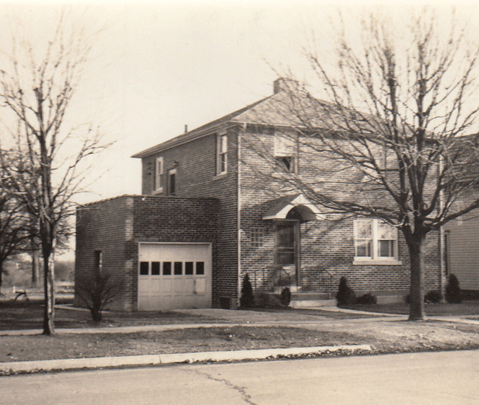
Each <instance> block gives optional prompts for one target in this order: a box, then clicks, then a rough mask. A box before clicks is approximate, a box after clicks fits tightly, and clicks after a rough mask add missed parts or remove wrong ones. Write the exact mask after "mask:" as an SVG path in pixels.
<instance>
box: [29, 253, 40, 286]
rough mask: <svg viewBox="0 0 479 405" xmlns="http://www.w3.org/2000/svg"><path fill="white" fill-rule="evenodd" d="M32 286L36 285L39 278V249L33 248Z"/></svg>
mask: <svg viewBox="0 0 479 405" xmlns="http://www.w3.org/2000/svg"><path fill="white" fill-rule="evenodd" d="M31 257H32V288H36V287H38V281H39V278H40V251H39V250H38V249H35V250H33V251H32V254H31Z"/></svg>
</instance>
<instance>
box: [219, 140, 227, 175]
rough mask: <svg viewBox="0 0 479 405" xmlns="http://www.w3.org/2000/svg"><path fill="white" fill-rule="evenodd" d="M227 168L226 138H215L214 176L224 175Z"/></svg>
mask: <svg viewBox="0 0 479 405" xmlns="http://www.w3.org/2000/svg"><path fill="white" fill-rule="evenodd" d="M227 167H228V136H227V135H226V134H222V135H218V137H217V157H216V174H217V175H220V174H225V173H226V170H227Z"/></svg>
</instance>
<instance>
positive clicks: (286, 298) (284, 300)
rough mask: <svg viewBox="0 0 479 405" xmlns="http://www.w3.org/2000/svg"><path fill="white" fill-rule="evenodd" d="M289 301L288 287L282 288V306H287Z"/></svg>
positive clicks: (289, 291) (289, 292)
mask: <svg viewBox="0 0 479 405" xmlns="http://www.w3.org/2000/svg"><path fill="white" fill-rule="evenodd" d="M290 302H291V290H290V289H289V288H288V287H285V288H283V291H281V304H282V305H283V307H287V306H288V305H289V303H290Z"/></svg>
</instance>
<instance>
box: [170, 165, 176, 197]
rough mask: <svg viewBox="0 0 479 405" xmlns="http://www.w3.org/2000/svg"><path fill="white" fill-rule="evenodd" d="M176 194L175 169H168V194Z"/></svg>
mask: <svg viewBox="0 0 479 405" xmlns="http://www.w3.org/2000/svg"><path fill="white" fill-rule="evenodd" d="M175 194H176V169H170V170H168V195H175Z"/></svg>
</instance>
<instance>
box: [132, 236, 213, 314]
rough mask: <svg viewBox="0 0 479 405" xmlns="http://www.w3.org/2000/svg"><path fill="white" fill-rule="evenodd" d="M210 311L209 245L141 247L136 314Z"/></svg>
mask: <svg viewBox="0 0 479 405" xmlns="http://www.w3.org/2000/svg"><path fill="white" fill-rule="evenodd" d="M209 307H211V245H210V244H202V243H192V244H169V243H164V244H158V243H140V246H139V266H138V310H139V311H158V310H168V309H175V308H178V309H179V308H209Z"/></svg>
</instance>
